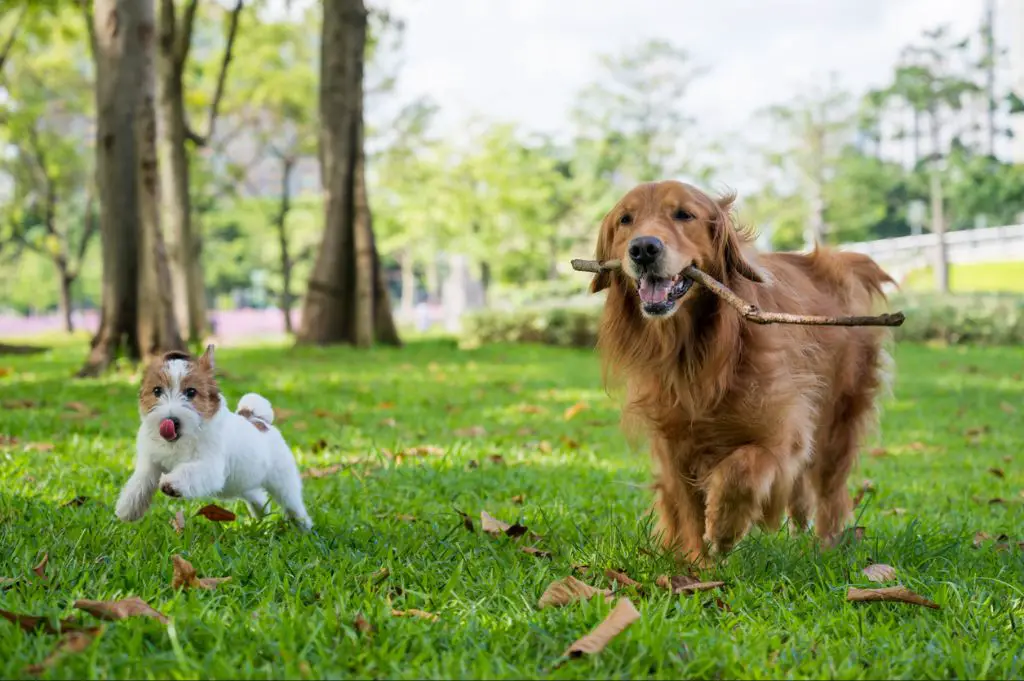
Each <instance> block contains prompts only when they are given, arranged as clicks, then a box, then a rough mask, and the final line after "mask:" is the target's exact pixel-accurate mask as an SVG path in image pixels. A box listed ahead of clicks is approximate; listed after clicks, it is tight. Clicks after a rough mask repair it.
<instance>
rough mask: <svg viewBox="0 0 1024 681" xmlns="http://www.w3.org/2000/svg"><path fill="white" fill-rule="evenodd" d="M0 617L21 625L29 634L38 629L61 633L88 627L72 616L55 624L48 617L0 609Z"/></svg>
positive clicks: (47, 632) (49, 632) (45, 631)
mask: <svg viewBox="0 0 1024 681" xmlns="http://www.w3.org/2000/svg"><path fill="white" fill-rule="evenodd" d="M0 617H3V618H4V619H5V620H7V621H8V622H10V623H11V624H14V625H17V626H19V627H21V630H22V631H24V632H25V633H27V634H31V633H34V632H36V631H42V632H43V633H46V634H60V633H63V632H66V631H83V630H85V629H87V628H88V627H84V626H82V625H81V624H78V623H77V622H75V621H74V620H73V619H71V618H67V619H62V620H58V621H57V626H53V623H52V622H51V621H50V618H48V617H39V616H38V615H21V614H18V613H16V612H11V611H10V610H0Z"/></svg>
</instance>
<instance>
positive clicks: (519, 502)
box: [509, 494, 526, 506]
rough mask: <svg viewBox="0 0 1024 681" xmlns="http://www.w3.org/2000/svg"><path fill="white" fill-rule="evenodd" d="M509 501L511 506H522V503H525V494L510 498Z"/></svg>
mask: <svg viewBox="0 0 1024 681" xmlns="http://www.w3.org/2000/svg"><path fill="white" fill-rule="evenodd" d="M509 501H511V502H512V503H513V504H517V505H519V506H522V505H523V502H524V501H526V495H525V494H517V495H515V496H514V497H512V498H511V499H509Z"/></svg>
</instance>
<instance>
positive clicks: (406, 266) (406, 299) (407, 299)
mask: <svg viewBox="0 0 1024 681" xmlns="http://www.w3.org/2000/svg"><path fill="white" fill-rule="evenodd" d="M400 307H401V309H402V318H403V319H405V320H406V322H408V321H409V320H411V319H412V318H413V315H415V314H416V261H415V260H414V259H413V257H412V250H411V249H408V248H407V249H405V250H404V251H402V301H401V305H400Z"/></svg>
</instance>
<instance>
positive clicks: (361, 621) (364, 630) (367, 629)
mask: <svg viewBox="0 0 1024 681" xmlns="http://www.w3.org/2000/svg"><path fill="white" fill-rule="evenodd" d="M352 624H353V626H355V628H356V631H358V632H359V633H360V634H372V633H373V625H372V624H370V623H369V621H367V619H366V618H365V617H363V613H361V612H359V613H356V619H355V621H354V622H353V623H352Z"/></svg>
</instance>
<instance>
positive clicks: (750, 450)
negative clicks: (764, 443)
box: [704, 445, 778, 554]
mask: <svg viewBox="0 0 1024 681" xmlns="http://www.w3.org/2000/svg"><path fill="white" fill-rule="evenodd" d="M777 472H778V461H777V459H776V457H775V456H774V455H773V454H772V452H771V451H770V450H768V449H766V448H765V447H761V446H758V445H746V446H744V447H740V448H739V449H737V450H736V451H734V452H733V453H732V454H730V455H729V456H727V457H726V458H725V459H723V460H722V462H721V463H719V464H718V465H717V466H716V467H715V468H714V469H713V470H712V471H711V474H710V475H709V476H708V477H707V479H706V481H705V488H706V489H707V508H706V511H705V514H706V520H705V524H704V541H706V542H707V543H708V544H709V545H710V546H711V550H712V552H713V553H717V554H723V553H727V552H728V551H729V550H731V549H732V548H733V546H735V545H736V542H738V541H739V540H740V539H742V538H743V536H744V535H745V534H746V533H747V531H748V530H749V529H750V526H751V524H753V522H754V521H756V520H757V519H758V518H760V516H761V510H762V506H763V505H764V503H765V502H766V501H767V500H768V496H769V494H771V491H772V485H773V484H774V483H775V479H776V474H777Z"/></svg>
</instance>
